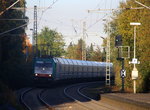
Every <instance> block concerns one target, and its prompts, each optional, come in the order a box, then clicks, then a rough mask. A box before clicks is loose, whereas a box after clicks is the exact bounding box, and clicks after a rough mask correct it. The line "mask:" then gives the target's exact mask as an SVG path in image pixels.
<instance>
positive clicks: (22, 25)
mask: <svg viewBox="0 0 150 110" xmlns="http://www.w3.org/2000/svg"><path fill="white" fill-rule="evenodd" d="M27 24H28V23H25V24H23V25H21V26H18V27H16V28H13V29H10V30H8V31H5V32H2V33H0V36H1V35H3V34H6V33H8V32H11V31H14V30H16V29H19V28H22V27H24V26H27ZM3 37H5V36H2V37H0V38H3Z"/></svg>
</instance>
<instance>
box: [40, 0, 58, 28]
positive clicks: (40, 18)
mask: <svg viewBox="0 0 150 110" xmlns="http://www.w3.org/2000/svg"><path fill="white" fill-rule="evenodd" d="M57 1H58V0H55V1H54V0H53V3H52V4H51V5H50V6H49V7H47V8H46V9H45V10H44V11H42V14H41V17H40V20H39V24H40V22H41V19H42V16H43V15H44V13H45V12H46V11H47V10H48V9H50V8H52V6H53V5H54V4H55V3H56V2H57ZM39 24H38V26H39Z"/></svg>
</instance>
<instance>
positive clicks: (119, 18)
mask: <svg viewBox="0 0 150 110" xmlns="http://www.w3.org/2000/svg"><path fill="white" fill-rule="evenodd" d="M139 2H141V3H143V4H145V5H147V6H149V5H150V2H149V1H147V0H139ZM120 7H121V8H129V7H140V5H139V4H137V3H135V2H134V1H133V0H128V1H127V3H123V2H122V3H120ZM112 18H114V19H113V21H111V22H110V27H111V43H113V42H114V36H116V35H117V34H121V35H122V36H123V45H125V46H130V48H131V58H133V41H134V39H133V38H134V37H133V26H130V22H140V23H141V24H142V25H141V26H138V27H137V43H136V46H137V48H136V53H137V56H136V57H137V58H138V59H139V60H140V62H141V63H140V65H137V68H138V70H139V78H138V80H137V82H138V84H137V85H138V91H146V90H147V91H148V89H150V84H148V83H149V82H150V68H149V67H150V57H149V54H150V48H149V47H150V43H149V42H150V39H149V37H150V36H149V35H150V31H149V29H150V22H149V20H150V11H149V10H148V9H146V8H144V9H140V10H121V11H117V12H115V13H114V16H113V17H112ZM113 47H114V46H112V49H111V50H113V54H112V56H113V57H112V58H113V62H114V64H115V67H116V68H118V67H119V65H120V64H119V63H118V62H117V61H116V60H115V57H114V56H116V53H117V52H116V51H114V49H113ZM131 58H130V59H129V60H130V61H131ZM129 60H126V62H125V66H126V68H127V78H125V79H126V81H125V82H126V87H129V88H131V87H132V86H131V85H132V80H131V71H132V69H133V67H132V65H129V64H128V62H129ZM116 68H115V70H116V72H117V75H116V78H117V80H116V82H117V85H120V81H119V80H120V78H119V77H120V76H119V71H118V69H116ZM119 68H120V67H119Z"/></svg>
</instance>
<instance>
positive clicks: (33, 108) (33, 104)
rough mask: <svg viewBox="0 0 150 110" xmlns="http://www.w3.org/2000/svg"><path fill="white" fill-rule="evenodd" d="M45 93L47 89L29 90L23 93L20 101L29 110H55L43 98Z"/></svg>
mask: <svg viewBox="0 0 150 110" xmlns="http://www.w3.org/2000/svg"><path fill="white" fill-rule="evenodd" d="M44 91H45V89H37V88H28V89H26V90H24V91H23V92H22V93H21V95H20V101H21V103H22V104H23V105H24V106H25V107H26V109H28V110H53V108H52V107H51V106H50V105H49V104H48V103H47V102H46V101H44V100H43V99H42V97H41V95H42V94H43V92H44Z"/></svg>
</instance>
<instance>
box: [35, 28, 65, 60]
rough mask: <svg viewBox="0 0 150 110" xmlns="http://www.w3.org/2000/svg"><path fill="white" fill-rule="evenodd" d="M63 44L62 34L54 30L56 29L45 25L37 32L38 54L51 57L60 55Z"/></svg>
mask: <svg viewBox="0 0 150 110" xmlns="http://www.w3.org/2000/svg"><path fill="white" fill-rule="evenodd" d="M64 46H65V43H64V40H63V36H62V35H61V34H60V33H58V32H56V30H50V29H49V28H48V27H45V28H44V29H42V31H41V33H39V34H38V50H39V52H40V56H42V55H50V56H52V57H60V56H62V55H64V52H65V51H64Z"/></svg>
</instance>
